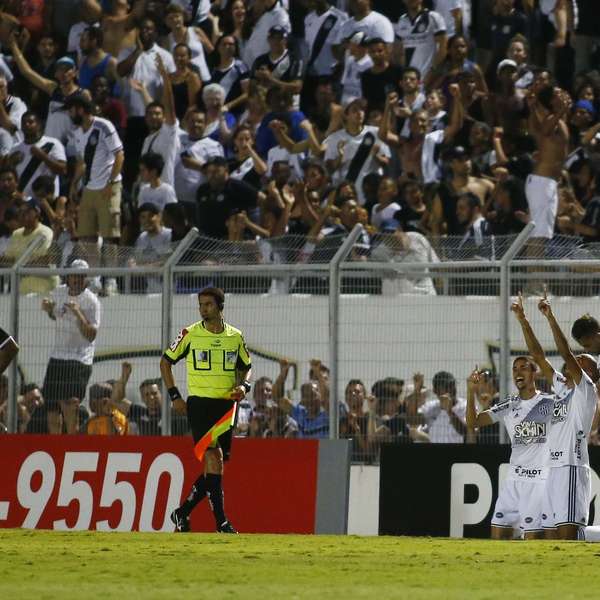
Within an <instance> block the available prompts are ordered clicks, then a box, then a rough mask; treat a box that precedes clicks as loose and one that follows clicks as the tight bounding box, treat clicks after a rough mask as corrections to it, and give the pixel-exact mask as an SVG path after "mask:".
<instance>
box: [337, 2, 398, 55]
mask: <svg viewBox="0 0 600 600" xmlns="http://www.w3.org/2000/svg"><path fill="white" fill-rule="evenodd" d="M348 8H349V12H350V14H351V15H352V17H351V18H350V19H348V20H347V21H346V22H345V23H344V25H343V27H342V32H341V35H340V38H339V41H340V43H341V42H342V41H345V40H347V39H348V38H349V37H351V36H352V35H354V34H355V33H356V32H362V33H364V34H365V36H366V39H368V40H371V39H374V38H379V39H382V40H383V41H384V42H385V43H386V44H390V48H391V44H393V43H394V26H393V25H392V23H391V21H390V20H389V19H388V18H387V17H386V16H385V15H383V14H381V13H380V12H377V11H376V10H373V2H372V0H350V1H349V3H348Z"/></svg>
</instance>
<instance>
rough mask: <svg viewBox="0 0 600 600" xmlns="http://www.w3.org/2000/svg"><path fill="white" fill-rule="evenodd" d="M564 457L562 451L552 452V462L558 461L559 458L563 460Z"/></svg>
mask: <svg viewBox="0 0 600 600" xmlns="http://www.w3.org/2000/svg"><path fill="white" fill-rule="evenodd" d="M562 455H563V452H562V451H558V450H557V451H555V452H550V460H558V459H559V458H561V457H562Z"/></svg>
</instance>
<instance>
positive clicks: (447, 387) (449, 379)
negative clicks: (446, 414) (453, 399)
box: [431, 371, 456, 396]
mask: <svg viewBox="0 0 600 600" xmlns="http://www.w3.org/2000/svg"><path fill="white" fill-rule="evenodd" d="M431 387H432V388H433V391H434V392H435V393H436V394H437V393H438V392H448V393H450V394H453V395H454V396H456V379H455V378H454V375H452V373H448V371H438V372H437V373H436V374H435V375H434V376H433V379H432V380H431Z"/></svg>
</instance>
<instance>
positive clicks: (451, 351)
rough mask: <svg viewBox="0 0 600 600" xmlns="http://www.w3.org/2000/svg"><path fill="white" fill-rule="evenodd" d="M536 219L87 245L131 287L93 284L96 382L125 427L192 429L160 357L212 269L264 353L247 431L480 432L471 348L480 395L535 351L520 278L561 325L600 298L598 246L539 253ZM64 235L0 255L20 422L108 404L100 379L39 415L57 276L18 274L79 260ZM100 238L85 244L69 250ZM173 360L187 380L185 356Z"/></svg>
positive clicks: (79, 426) (242, 428)
mask: <svg viewBox="0 0 600 600" xmlns="http://www.w3.org/2000/svg"><path fill="white" fill-rule="evenodd" d="M531 228H532V226H531V225H530V226H528V227H527V228H526V229H525V230H523V232H522V233H521V234H520V235H519V236H511V237H500V238H498V237H496V238H489V239H485V241H484V243H481V244H479V245H476V244H473V243H467V242H465V239H464V238H455V239H454V238H440V239H438V240H429V241H428V240H426V239H425V238H424V237H423V236H419V235H418V234H414V235H408V234H384V235H380V236H374V237H371V238H370V239H369V238H368V237H366V235H365V233H366V232H365V230H364V229H363V228H362V227H361V226H357V227H356V228H355V229H354V230H353V231H352V232H351V233H350V234H349V235H347V236H329V237H328V238H325V239H324V240H321V241H307V240H306V239H305V238H302V237H295V236H286V237H284V238H280V239H273V240H260V241H253V240H250V241H248V242H226V241H217V240H208V239H205V238H202V237H200V236H199V235H198V234H197V232H196V231H195V230H193V231H191V232H190V233H189V234H188V236H187V237H186V238H185V239H184V240H183V241H182V242H180V243H179V244H178V245H176V246H174V247H173V248H172V250H171V252H169V253H165V254H163V255H162V256H158V257H154V259H153V262H151V263H149V264H141V263H142V262H143V261H140V260H139V257H138V260H136V256H135V251H134V250H133V249H127V248H120V249H119V250H118V252H117V253H115V255H114V256H113V257H112V259H111V261H112V262H111V264H112V265H113V266H93V264H94V261H93V260H92V261H91V262H90V264H91V265H92V266H90V268H89V269H88V270H87V271H85V273H86V275H87V276H88V278H89V279H90V280H94V279H95V278H114V279H116V281H117V283H118V288H119V293H118V294H117V295H114V296H109V297H103V298H100V300H99V302H100V305H101V313H102V316H101V323H100V326H99V331H98V336H97V340H96V351H95V358H94V363H93V368H92V375H91V377H90V379H89V386H91V385H93V384H96V383H105V382H109V385H110V386H112V388H111V389H112V391H113V395H112V396H111V398H109V400H110V402H108V401H107V405H108V406H109V407H114V406H116V407H118V408H119V409H121V410H122V412H124V413H125V414H126V416H129V432H130V433H140V434H145V433H157V432H158V431H160V432H162V433H163V434H170V433H171V432H172V433H174V434H183V433H185V432H186V430H187V427H186V424H185V422H184V421H183V422H182V420H181V418H180V417H175V416H173V418H172V415H171V413H170V403H169V402H167V401H166V395H165V394H164V390H162V389H161V386H160V382H159V381H158V377H159V371H158V361H159V358H160V355H161V353H162V349H164V348H165V347H167V346H168V345H169V343H170V341H171V340H172V338H174V337H175V335H176V334H177V331H178V330H180V329H181V328H182V327H184V326H186V325H188V324H190V323H192V322H194V321H196V320H197V319H198V318H199V315H198V311H197V300H196V293H197V291H198V290H199V289H201V288H202V287H205V286H206V285H218V286H220V287H223V288H224V289H225V291H226V293H227V300H226V307H225V315H226V320H227V321H228V322H230V323H232V324H233V325H235V326H238V327H239V328H241V329H242V330H243V331H244V334H245V336H246V339H247V342H248V344H249V346H250V349H251V353H252V359H253V379H254V381H255V382H256V383H255V385H254V389H253V391H252V393H251V394H250V398H249V399H248V401H247V402H244V403H242V405H241V406H240V410H239V414H238V425H237V433H238V435H250V436H270V435H271V436H290V437H291V436H297V435H315V436H330V437H337V436H347V437H352V438H353V439H355V446H354V448H355V452H354V458H355V459H356V460H366V461H375V460H377V455H378V446H379V444H380V443H381V441H384V440H385V441H389V440H390V439H392V440H396V441H398V442H410V441H412V442H425V441H428V440H429V441H433V442H435V441H462V440H466V441H467V442H475V441H477V442H480V443H495V442H498V441H501V440H503V439H504V434H503V432H502V431H500V430H498V429H496V430H494V429H492V430H490V431H488V432H482V433H481V434H480V435H479V436H477V435H476V434H474V433H473V432H471V433H465V432H464V431H463V430H462V429H461V427H460V423H459V421H460V417H461V414H462V413H461V411H463V409H464V400H463V399H464V398H465V396H466V378H467V376H468V374H469V373H470V371H471V370H472V369H473V368H474V367H475V366H476V365H477V366H478V367H480V368H481V369H485V370H486V373H487V376H486V384H485V386H482V389H481V390H480V394H479V401H480V406H481V407H485V406H486V405H487V404H489V402H493V401H494V399H497V398H498V397H500V398H502V397H504V396H505V395H506V394H507V393H508V392H509V391H510V389H511V385H512V384H511V381H510V373H511V370H510V360H511V356H513V355H515V354H516V353H522V352H523V351H524V344H523V341H522V337H521V332H520V329H519V327H518V324H517V323H516V321H515V320H514V319H513V318H512V317H511V315H510V301H511V297H512V295H514V294H516V292H517V291H518V290H521V289H522V290H524V291H526V292H531V291H534V288H536V286H537V287H539V284H540V283H541V282H544V283H546V285H547V286H548V290H549V292H550V293H551V294H553V295H554V297H555V301H554V302H555V311H556V313H557V315H558V317H559V319H560V321H561V323H564V325H565V327H569V326H570V323H571V322H572V321H573V320H574V319H575V318H576V317H578V316H580V315H581V314H583V313H585V312H591V313H595V312H598V310H597V309H598V308H600V307H598V306H597V302H598V288H599V283H600V279H599V278H598V277H597V276H596V273H597V272H598V271H600V262H598V258H600V249H599V248H597V247H595V246H593V245H592V246H587V247H585V248H584V247H582V246H581V244H578V243H575V242H574V240H573V239H572V238H558V239H555V240H553V241H552V242H551V244H549V245H548V247H546V249H545V254H544V255H543V256H538V257H536V258H533V259H532V258H527V257H526V254H527V253H526V252H523V249H524V248H525V246H526V244H527V239H528V235H529V232H530V231H531ZM53 252H55V251H54V250H51V251H50V252H49V254H48V255H47V257H46V258H47V260H46V263H47V264H48V265H50V266H49V267H48V266H39V264H40V263H39V260H36V259H33V258H32V257H33V256H35V244H33V245H32V246H30V247H29V248H28V249H27V251H26V252H25V254H24V255H23V256H22V257H21V258H20V259H19V260H18V261H17V262H16V263H15V264H13V265H12V266H11V267H7V268H5V269H3V270H0V278H1V279H2V281H3V287H2V289H3V291H4V293H3V294H2V295H0V316H1V317H2V324H3V326H4V328H5V329H7V330H8V331H10V332H11V333H13V334H14V335H15V337H16V338H17V340H18V342H19V344H20V346H21V352H20V353H19V358H18V363H17V362H15V363H13V365H12V366H11V370H10V372H9V377H8V390H7V392H4V393H5V394H6V398H7V400H6V402H5V409H4V411H3V412H2V413H0V420H1V421H3V423H4V425H5V426H6V429H7V430H8V431H40V432H42V431H43V432H46V431H50V430H52V431H57V432H60V431H63V432H64V431H69V432H79V433H82V432H85V431H87V430H88V428H87V425H86V424H87V422H88V421H87V419H88V418H89V414H90V408H96V407H97V398H96V396H97V395H98V394H97V392H98V390H97V389H96V388H95V391H94V396H95V399H94V401H95V402H96V404H94V406H93V407H90V405H89V400H90V398H89V390H90V387H89V386H88V394H86V396H87V397H86V398H85V399H82V398H79V399H78V401H77V402H76V401H75V400H72V404H73V405H75V404H76V405H77V418H76V419H75V417H73V416H72V415H71V417H70V423H69V424H67V423H66V422H65V420H63V422H62V423H58V424H57V423H51V422H50V421H48V419H47V415H46V414H45V412H44V408H43V405H42V406H41V407H40V406H38V407H37V413H38V415H41V418H32V414H31V413H32V412H34V411H35V409H36V407H35V402H40V399H39V398H38V399H37V400H36V398H32V396H36V392H35V391H33V392H32V384H37V385H39V386H40V388H42V391H43V386H42V384H43V381H44V378H45V376H46V371H47V367H48V362H49V358H50V356H52V354H53V352H54V350H55V345H56V336H57V331H56V323H54V322H52V320H50V319H49V318H48V315H47V314H46V313H45V312H44V311H42V309H41V303H42V298H43V297H44V296H45V294H39V293H38V294H20V291H23V290H24V289H25V290H28V289H30V286H29V283H30V282H31V278H46V279H47V278H49V277H55V278H58V277H65V276H66V275H68V274H73V273H81V271H79V270H77V271H76V270H73V269H70V268H67V267H65V266H64V265H65V264H69V263H68V262H65V261H64V260H63V257H62V255H59V254H58V253H53ZM88 255H93V252H92V249H90V248H87V249H86V248H79V249H77V251H76V252H75V254H73V256H86V257H87V256H88ZM60 265H63V266H60ZM98 265H100V263H98ZM53 285H54V284H52V285H50V286H49V287H52V286H53ZM536 301H537V298H536V296H535V295H532V296H528V297H527V298H526V307H527V310H528V313H529V314H530V317H531V320H532V323H533V325H534V329H535V330H536V332H538V333H539V335H540V339H541V341H542V344H543V345H544V347H545V348H547V349H548V351H549V355H550V356H551V359H552V360H555V354H556V353H555V352H553V345H552V338H551V336H550V332H549V331H548V330H547V328H546V327H545V323H544V322H543V321H542V319H541V316H540V317H538V314H537V311H536ZM557 366H560V365H558V363H557ZM448 374H450V375H452V377H453V378H454V380H455V382H456V383H455V385H454V388H455V390H454V391H453V390H452V387H453V385H452V383H451V380H450V376H449V375H448ZM176 375H177V378H178V381H179V382H181V384H182V385H181V388H185V384H184V380H185V374H184V371H183V369H181V370H179V368H177V370H176ZM434 376H435V377H434ZM440 382H441V384H440ZM155 383H158V384H159V385H158V386H157V385H155ZM24 384H29V385H28V386H24ZM142 384H143V385H142ZM434 384H435V385H434ZM440 385H441V387H440ZM434 388H435V389H434ZM105 389H107V390H109V391H110V389H109V388H105ZM109 391H107V392H106V394H108V393H109ZM182 391H183V389H182ZM444 394H449V395H450V396H453V397H452V398H450V400H448V399H447V398H446V397H445V396H444ZM39 395H40V394H39V390H38V392H37V396H39ZM41 395H42V396H43V394H41ZM454 396H455V398H454ZM440 398H441V403H442V404H444V403H446V402H448V401H449V402H451V403H455V404H454V406H455V407H456V410H455V411H454V413H453V412H452V410H451V411H450V413H452V414H456V416H457V417H458V421H457V420H456V419H454V418H453V417H452V416H451V415H449V414H448V413H447V412H446V411H444V410H442V408H441V406H440ZM64 400H65V401H66V402H67V404H68V401H69V400H70V399H69V398H65V399H64ZM127 400H128V401H129V402H130V403H131V404H128V403H127ZM0 403H1V400H0ZM132 407H133V408H132ZM453 410H454V409H453ZM128 411H130V412H129V414H128ZM28 413H29V414H28ZM66 420H68V419H66ZM457 423H458V425H457Z"/></svg>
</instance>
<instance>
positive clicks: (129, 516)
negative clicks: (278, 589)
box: [0, 435, 350, 534]
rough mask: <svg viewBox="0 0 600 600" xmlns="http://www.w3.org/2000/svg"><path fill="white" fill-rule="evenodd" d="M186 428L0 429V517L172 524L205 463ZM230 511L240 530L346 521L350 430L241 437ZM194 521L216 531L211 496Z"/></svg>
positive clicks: (38, 523) (228, 489)
mask: <svg viewBox="0 0 600 600" xmlns="http://www.w3.org/2000/svg"><path fill="white" fill-rule="evenodd" d="M201 468H202V467H201V465H200V463H198V461H197V460H196V459H195V457H194V454H193V451H192V443H191V440H190V439H188V438H187V437H186V438H182V437H179V438H178V437H152V436H147V437H137V436H136V437H134V436H126V437H108V436H89V437H88V436H48V435H28V436H25V435H5V436H0V471H1V472H2V477H1V478H0V527H23V528H27V529H57V530H86V529H92V530H98V531H134V530H136V531H151V532H161V531H163V532H167V531H169V532H172V531H173V523H172V522H171V521H170V519H169V515H170V513H171V511H172V510H173V509H174V508H177V506H179V504H180V502H181V500H182V498H183V497H184V495H185V494H187V493H188V490H189V489H190V488H191V485H192V484H193V482H194V480H195V479H196V477H197V476H198V473H199V471H200V469H201ZM226 473H227V476H226V477H225V478H224V492H225V503H226V507H227V514H228V515H229V516H230V518H231V520H232V522H233V523H235V525H236V527H237V528H238V529H239V530H240V531H243V532H245V533H327V534H344V533H346V530H347V514H348V493H349V492H348V490H349V477H350V452H349V443H348V441H346V440H336V441H332V440H320V441H319V440H251V439H246V440H237V441H236V442H235V444H234V448H233V452H232V458H231V461H230V462H229V463H228V464H227V467H226ZM204 504H205V505H206V506H205V507H203V508H200V509H198V510H196V511H194V513H193V515H192V519H191V526H192V530H193V531H206V532H210V531H214V529H215V527H214V520H213V517H212V514H211V512H210V509H209V508H208V506H207V503H206V502H205V503H204Z"/></svg>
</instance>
